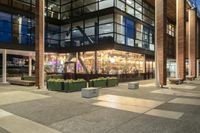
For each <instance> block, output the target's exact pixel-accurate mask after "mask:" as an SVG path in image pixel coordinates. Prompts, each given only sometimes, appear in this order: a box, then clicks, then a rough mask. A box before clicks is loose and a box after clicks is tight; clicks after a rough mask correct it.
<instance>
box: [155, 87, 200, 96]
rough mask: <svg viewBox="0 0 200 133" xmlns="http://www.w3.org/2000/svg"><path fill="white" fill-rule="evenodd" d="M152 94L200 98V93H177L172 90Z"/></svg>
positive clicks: (162, 90)
mask: <svg viewBox="0 0 200 133" xmlns="http://www.w3.org/2000/svg"><path fill="white" fill-rule="evenodd" d="M151 93H158V94H166V95H174V96H186V97H200V94H198V93H189V92H181V91H175V90H171V89H160V90H155V91H152V92H151Z"/></svg>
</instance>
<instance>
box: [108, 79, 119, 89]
mask: <svg viewBox="0 0 200 133" xmlns="http://www.w3.org/2000/svg"><path fill="white" fill-rule="evenodd" d="M117 85H118V79H117V78H116V77H110V78H108V79H107V87H114V86H117Z"/></svg>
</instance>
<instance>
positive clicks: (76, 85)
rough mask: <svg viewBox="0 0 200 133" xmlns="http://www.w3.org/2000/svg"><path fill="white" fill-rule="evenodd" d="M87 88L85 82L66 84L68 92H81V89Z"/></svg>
mask: <svg viewBox="0 0 200 133" xmlns="http://www.w3.org/2000/svg"><path fill="white" fill-rule="evenodd" d="M85 87H87V82H85V81H82V82H72V83H69V84H68V92H75V91H81V89H82V88H85Z"/></svg>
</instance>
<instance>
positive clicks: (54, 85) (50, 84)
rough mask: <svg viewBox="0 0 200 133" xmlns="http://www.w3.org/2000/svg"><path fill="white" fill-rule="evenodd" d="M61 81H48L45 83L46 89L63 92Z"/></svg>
mask: <svg viewBox="0 0 200 133" xmlns="http://www.w3.org/2000/svg"><path fill="white" fill-rule="evenodd" d="M63 84H64V80H63V79H49V80H48V81H47V89H48V90H52V91H62V90H63V88H64V87H63Z"/></svg>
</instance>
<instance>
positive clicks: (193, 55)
mask: <svg viewBox="0 0 200 133" xmlns="http://www.w3.org/2000/svg"><path fill="white" fill-rule="evenodd" d="M188 16H189V32H188V33H189V41H188V42H189V45H188V53H189V55H188V59H189V76H194V77H196V75H197V19H196V16H197V14H196V9H190V10H189V15H188Z"/></svg>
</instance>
